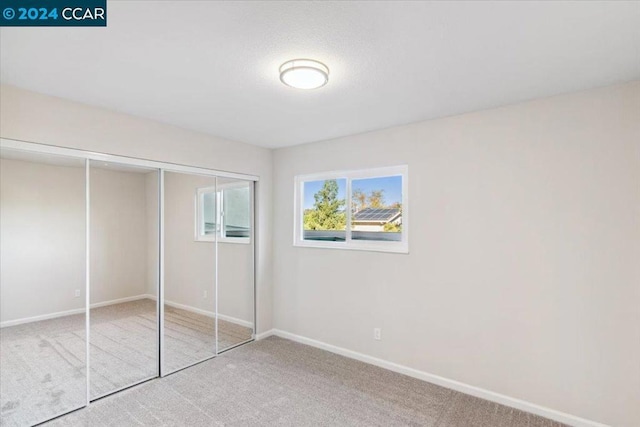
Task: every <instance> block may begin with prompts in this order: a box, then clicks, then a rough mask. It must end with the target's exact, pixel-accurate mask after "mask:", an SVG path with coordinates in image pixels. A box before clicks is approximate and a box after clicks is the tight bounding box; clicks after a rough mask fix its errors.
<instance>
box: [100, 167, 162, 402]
mask: <svg viewBox="0 0 640 427" xmlns="http://www.w3.org/2000/svg"><path fill="white" fill-rule="evenodd" d="M158 179H159V171H158V170H157V169H148V168H141V167H134V166H128V165H122V164H118V163H111V162H102V161H91V162H90V189H91V191H90V229H91V240H90V242H91V251H90V259H91V264H90V267H91V268H90V272H91V274H90V279H91V280H90V286H89V288H90V291H91V312H90V316H89V324H90V334H89V340H90V343H91V346H90V352H91V353H90V367H91V369H90V371H89V378H90V396H91V399H92V400H93V399H97V398H99V397H102V396H105V395H107V394H110V393H113V392H114V391H117V390H120V389H122V388H125V387H129V386H131V385H133V384H136V383H139V382H141V381H144V380H147V379H150V378H154V377H156V376H158V346H157V341H158V315H157V298H156V295H155V294H156V291H155V290H156V289H157V287H158V285H157V274H156V271H155V270H154V269H152V268H149V264H148V260H149V259H153V258H154V255H155V254H157V252H158V246H157V235H158V227H157V220H156V221H155V227H154V226H153V224H151V225H150V224H149V222H148V221H149V219H150V218H151V219H152V218H153V217H154V216H155V217H157V212H158V203H157V199H158V188H159V187H158Z"/></svg>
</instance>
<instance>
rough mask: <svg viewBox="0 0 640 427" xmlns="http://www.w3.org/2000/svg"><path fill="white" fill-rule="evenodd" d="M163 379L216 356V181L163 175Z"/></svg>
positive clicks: (182, 175)
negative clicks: (167, 375)
mask: <svg viewBox="0 0 640 427" xmlns="http://www.w3.org/2000/svg"><path fill="white" fill-rule="evenodd" d="M163 188H164V193H163V224H164V230H163V241H164V242H163V243H164V245H163V248H164V252H163V253H164V257H163V288H164V290H163V292H164V307H163V308H164V316H163V317H164V322H163V358H162V360H163V366H162V375H166V374H168V373H171V372H174V371H176V370H179V369H182V368H184V367H187V366H190V365H192V364H194V363H197V362H200V361H202V360H205V359H208V358H211V357H213V356H215V354H216V340H215V260H216V238H217V237H216V236H217V230H218V229H219V224H218V222H217V220H216V211H217V208H218V206H219V201H218V197H217V192H216V178H215V177H212V176H204V175H192V174H186V173H178V172H169V171H165V172H164V179H163Z"/></svg>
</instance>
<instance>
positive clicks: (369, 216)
mask: <svg viewBox="0 0 640 427" xmlns="http://www.w3.org/2000/svg"><path fill="white" fill-rule="evenodd" d="M351 189H352V192H351V208H352V212H351V238H352V239H353V240H377V241H381V240H382V241H401V240H402V177H401V176H385V177H380V178H368V179H354V180H353V181H352V182H351Z"/></svg>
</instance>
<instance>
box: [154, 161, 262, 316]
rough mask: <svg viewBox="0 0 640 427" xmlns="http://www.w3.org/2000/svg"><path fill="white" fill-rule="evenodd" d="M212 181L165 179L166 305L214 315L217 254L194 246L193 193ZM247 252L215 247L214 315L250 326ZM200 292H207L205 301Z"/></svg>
mask: <svg viewBox="0 0 640 427" xmlns="http://www.w3.org/2000/svg"><path fill="white" fill-rule="evenodd" d="M215 185H216V180H215V178H212V177H205V176H197V175H187V174H180V173H172V172H166V173H165V184H164V186H165V209H164V215H165V218H164V224H165V245H164V246H165V299H166V300H167V302H169V303H177V304H181V305H186V306H188V307H192V308H196V309H198V310H204V311H207V312H210V313H213V312H214V311H215V290H214V289H215V288H214V284H215V277H216V265H215V261H216V260H215V257H216V249H215V244H214V243H213V242H203V241H196V240H195V218H196V211H195V209H196V202H195V195H196V191H197V189H198V188H204V187H213V186H215ZM251 256H252V246H251V245H248V244H234V243H218V312H219V314H220V315H221V316H227V317H231V318H235V319H239V320H242V321H245V322H249V323H251V322H253V282H252V280H251V276H252V273H253V265H252V263H251ZM203 291H207V297H206V298H205V297H204V294H203Z"/></svg>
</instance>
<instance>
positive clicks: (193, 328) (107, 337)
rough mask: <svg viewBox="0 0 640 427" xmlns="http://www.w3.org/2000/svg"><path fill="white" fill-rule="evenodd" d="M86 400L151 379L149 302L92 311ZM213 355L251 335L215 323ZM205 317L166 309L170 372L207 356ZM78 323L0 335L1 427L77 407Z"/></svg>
mask: <svg viewBox="0 0 640 427" xmlns="http://www.w3.org/2000/svg"><path fill="white" fill-rule="evenodd" d="M90 332H91V354H90V356H91V372H90V376H91V397H92V398H95V397H97V396H100V395H103V394H105V393H109V392H111V391H113V390H116V389H119V388H121V387H126V386H127V385H130V384H132V383H135V382H138V381H141V380H144V379H147V378H151V377H155V376H156V375H157V354H158V348H157V321H156V302H155V301H152V300H149V299H142V300H137V301H132V302H126V303H121V304H114V305H110V306H105V307H100V308H94V309H91V331H90ZM218 332H219V336H220V342H219V349H221V350H222V349H224V348H227V347H230V346H233V345H236V344H239V343H241V342H244V341H247V340H249V339H251V332H252V331H251V329H250V328H246V327H243V326H239V325H236V324H234V323H230V322H226V321H223V320H219V321H218ZM214 333H215V327H214V319H213V318H211V317H207V316H203V315H200V314H195V313H192V312H189V311H185V310H182V309H177V308H174V307H169V306H165V356H166V358H165V362H166V363H167V365H166V366H167V367H168V368H169V369H170V370H172V369H177V368H181V367H184V366H186V365H189V364H190V363H193V362H196V361H198V360H201V359H203V358H205V357H208V356H212V355H213V354H214V352H215V336H214ZM85 348H86V344H85V316H84V314H77V315H71V316H65V317H59V318H56V319H50V320H43V321H40V322H32V323H25V324H22V325H16V326H10V327H5V328H2V329H0V358H1V360H2V363H1V364H0V408H1V417H2V418H1V420H2V422H1V424H2V426H3V427H4V426H14V425H16V426H17V425H31V424H34V423H37V422H40V421H44V420H45V419H48V418H51V417H53V416H56V415H59V414H62V413H64V412H67V411H69V410H72V409H75V408H78V407H81V406H84V402H85V399H86V378H85Z"/></svg>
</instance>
